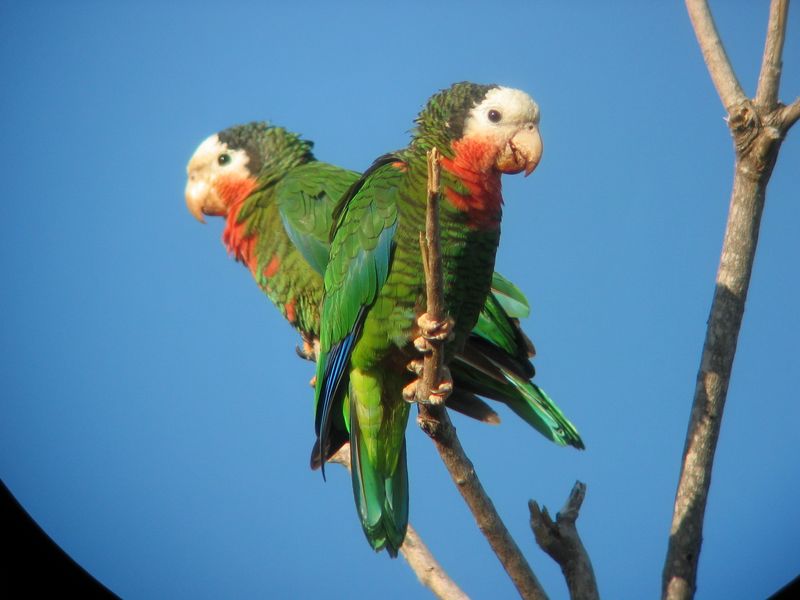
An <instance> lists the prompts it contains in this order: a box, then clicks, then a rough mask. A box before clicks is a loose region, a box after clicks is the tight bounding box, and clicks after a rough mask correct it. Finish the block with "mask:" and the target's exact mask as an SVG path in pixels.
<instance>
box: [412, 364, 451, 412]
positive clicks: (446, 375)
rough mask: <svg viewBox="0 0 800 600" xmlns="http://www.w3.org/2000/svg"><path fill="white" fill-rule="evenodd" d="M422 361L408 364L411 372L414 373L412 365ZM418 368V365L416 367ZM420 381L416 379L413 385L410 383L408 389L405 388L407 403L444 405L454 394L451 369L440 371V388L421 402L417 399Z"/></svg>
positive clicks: (444, 368) (432, 391)
mask: <svg viewBox="0 0 800 600" xmlns="http://www.w3.org/2000/svg"><path fill="white" fill-rule="evenodd" d="M416 362H419V363H421V362H422V361H411V362H410V363H409V364H408V368H409V370H410V371H414V370H415V369H412V368H411V367H412V363H416ZM414 367H415V368H416V364H415V365H414ZM420 370H421V369H420ZM419 384H420V380H419V379H415V380H414V381H412V382H411V383H409V384H408V385H407V386H406V387H404V388H403V400H405V401H406V402H409V403H411V402H419V403H420V404H437V405H438V404H443V403H444V401H445V400H447V398H448V397H449V396H450V394H452V393H453V377H452V375H450V369H448V368H447V367H442V369H441V371H440V380H439V387H437V388H436V389H433V390H431V392H430V394H428V398H427V399H426V400H419V399H417V388H418V387H419Z"/></svg>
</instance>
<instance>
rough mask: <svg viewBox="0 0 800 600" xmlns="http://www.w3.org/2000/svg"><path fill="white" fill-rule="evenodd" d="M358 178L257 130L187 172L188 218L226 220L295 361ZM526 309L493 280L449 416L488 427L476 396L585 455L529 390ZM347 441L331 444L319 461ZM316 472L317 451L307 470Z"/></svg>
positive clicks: (502, 281)
mask: <svg viewBox="0 0 800 600" xmlns="http://www.w3.org/2000/svg"><path fill="white" fill-rule="evenodd" d="M359 177H360V174H359V173H356V172H355V171H350V170H347V169H344V168H341V167H337V166H334V165H331V164H329V163H325V162H322V161H318V160H316V158H315V157H314V155H313V142H311V141H309V140H305V139H303V138H302V137H301V136H299V135H298V134H296V133H293V132H290V131H288V130H287V129H285V128H282V127H278V126H274V125H271V124H269V123H267V122H263V121H256V122H251V123H247V124H243V125H236V126H233V127H229V128H227V129H225V130H223V131H221V132H219V133H216V134H213V135H211V136H209V137H208V138H206V139H205V140H204V141H203V142H202V143H201V144H200V145H199V146H198V147H197V149H196V150H195V152H194V153H193V155H192V157H191V159H190V160H189V164H188V166H187V182H186V188H185V198H186V204H187V208H188V210H189V212H190V213H191V214H192V215H193V216H194V217H195V218H196V219H197V220H198V221H200V222H205V218H204V217H205V216H218V217H224V218H225V229H224V231H223V234H222V238H223V244H224V245H225V247H226V248H227V249H228V251H229V252H230V253H231V255H233V257H234V258H235V259H236V260H237V261H239V262H241V263H243V264H244V265H246V266H247V268H248V269H249V271H250V272H251V274H252V276H253V278H254V279H255V281H256V282H257V283H258V285H259V287H260V288H261V289H262V290H263V291H264V293H265V294H266V295H267V296H268V297H269V299H270V300H271V301H272V302H273V303H274V304H275V306H276V307H277V308H278V309H279V310H280V311H281V313H282V314H283V316H284V317H285V318H286V319H287V320H288V321H289V323H290V324H291V325H292V326H293V327H294V328H295V329H296V330H297V331H298V333H299V334H300V336H301V340H302V347H298V349H297V352H298V354H299V355H300V356H301V357H303V358H306V359H310V360H314V357H315V354H316V352H317V351H318V345H319V321H320V319H319V308H320V305H321V302H322V293H323V280H322V274H323V273H324V271H325V267H326V266H327V262H328V252H329V247H330V240H329V232H330V229H331V227H332V222H333V210H334V208H335V205H336V202H337V201H338V199H339V198H340V197H341V196H342V195H343V194H344V193H345V192H346V191H347V190H348V189H349V187H350V186H351V185H353V184H354V183H356V182H357V181H358V179H359ZM529 311H530V308H529V305H528V302H527V299H526V298H525V296H524V295H523V294H522V292H520V291H519V289H518V288H517V287H516V286H515V285H514V284H512V283H511V282H510V281H508V280H507V279H506V278H505V277H503V276H502V275H500V274H499V273H494V274H493V278H492V293H490V294H489V295H488V296H487V298H486V302H485V306H484V310H483V311H482V312H481V314H480V317H479V319H478V323H477V324H476V326H475V327H474V328H473V331H472V335H470V338H469V342H468V344H467V345H466V351H465V352H464V353H462V354H463V355H459V356H457V358H456V360H455V361H454V362H453V363H451V365H450V368H451V371H452V373H453V378H454V381H455V383H456V385H455V389H454V391H453V393H452V394H451V395H450V396H449V397H448V398H447V400H446V404H447V406H448V408H451V409H453V410H456V411H458V412H460V413H462V414H464V415H467V416H469V417H471V418H474V419H476V420H479V421H483V422H486V423H499V421H500V418H499V416H498V415H497V413H496V412H495V411H494V410H493V409H492V408H491V407H489V406H488V405H487V404H486V403H484V402H483V401H481V400H480V399H479V398H478V397H477V396H484V397H487V398H491V399H494V400H497V401H500V402H503V403H505V404H506V405H507V406H508V407H510V408H511V410H512V411H513V412H514V413H516V414H517V415H518V416H519V417H521V418H522V419H523V420H524V421H526V422H527V423H528V424H530V425H531V426H532V427H534V428H535V429H537V430H538V431H539V432H540V433H542V435H544V436H545V437H547V438H548V439H550V440H551V441H553V442H555V443H556V444H559V445H571V446H573V447H575V448H578V449H583V448H584V445H583V441H582V439H581V437H580V435H579V434H578V432H577V430H576V429H575V427H574V425H573V424H572V423H571V422H570V421H569V420H568V419H567V418H566V417H565V416H564V415H563V414H562V412H561V411H560V409H559V408H558V406H557V405H556V404H555V402H553V401H552V400H551V399H550V397H549V396H548V395H547V394H546V393H545V392H544V390H542V389H541V388H539V387H538V386H537V385H535V384H534V383H533V382H531V381H529V380H530V378H532V377H533V376H534V374H535V370H534V368H533V365H532V364H531V362H530V358H532V356H533V355H534V348H533V344H532V343H531V342H530V340H529V339H528V338H527V336H526V335H525V334H524V332H522V330H521V329H520V327H519V319H522V318H525V317H527V316H528V314H529ZM346 441H347V439H346V438H345V437H344V436H342V437H341V439H340V440H339V442H338V444H332V445H331V448H330V449H329V450H328V453H327V454H326V456H325V457H324V458H328V457H329V456H330V455H332V454H333V453H335V452H336V451H337V450H338V449H339V447H340V446H341V445H342V444H343V443H345V442H346ZM322 462H323V457H322V456H321V455H320V452H319V447H318V445H317V444H315V447H314V449H313V450H312V457H311V465H312V467H313V468H318V467H320V466H321V464H322Z"/></svg>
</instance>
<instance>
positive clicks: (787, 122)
mask: <svg viewBox="0 0 800 600" xmlns="http://www.w3.org/2000/svg"><path fill="white" fill-rule="evenodd" d="M798 119H800V98H797V99H796V100H795V101H794V102H792V103H791V104H790V105H789V106H784V107H783V108H781V109H780V118H779V121H780V122H781V124H782V125H783V128H784V129H787V130H788V129H789V127H791V126H792V125H794V124H795V123H797V121H798Z"/></svg>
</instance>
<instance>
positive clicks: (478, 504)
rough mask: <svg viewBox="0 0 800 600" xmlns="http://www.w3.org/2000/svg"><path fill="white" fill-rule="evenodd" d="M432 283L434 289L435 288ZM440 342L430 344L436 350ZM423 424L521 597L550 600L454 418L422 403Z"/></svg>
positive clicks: (433, 373)
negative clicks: (486, 485)
mask: <svg viewBox="0 0 800 600" xmlns="http://www.w3.org/2000/svg"><path fill="white" fill-rule="evenodd" d="M438 173H439V161H438V153H437V152H432V153H429V154H428V182H429V183H428V211H427V220H426V232H427V236H426V237H427V244H426V245H425V246H426V249H424V250H423V263H427V264H426V267H425V277H426V285H427V308H426V312H427V313H428V315H429V316H430V317H431V318H432V319H433V320H436V321H441V320H442V319H443V318H444V315H443V314H442V313H443V309H442V307H443V305H444V303H443V302H442V292H441V285H439V287H438V290H437V289H436V287H435V281H436V280H437V279H438V280H439V281H441V272H442V267H441V257H440V255H439V230H438V221H439V217H438V197H439V185H438V180H439V175H438ZM432 284H433V285H432ZM439 343H441V342H437V341H436V340H432V341H431V345H432V346H433V347H434V349H435V348H436V346H437V344H439ZM440 379H441V372H440V368H439V366H438V365H437V364H435V363H434V362H433V359H431V357H430V354H428V355H426V357H425V363H424V367H423V376H422V378H421V380H420V382H419V384H418V386H419V387H418V388H417V398H422V399H427V398H428V396H429V394H430V390H432V389H436V388H438V386H439V381H440ZM418 422H419V425H420V427H421V428H422V430H423V431H425V433H427V434H428V436H429V437H430V438H431V439H432V440H433V442H434V444H435V445H436V449H437V451H438V452H439V455H440V456H441V458H442V462H444V465H445V467H446V468H447V471H448V472H449V473H450V477H451V478H452V479H453V481H454V482H455V484H456V487H457V488H458V491H459V492H460V493H461V496H462V497H463V498H464V500H465V501H466V503H467V506H468V507H469V509H470V511H471V512H472V515H473V517H474V518H475V521H476V522H477V524H478V527H479V528H480V530H481V532H482V533H483V535H484V536H485V537H486V539H487V541H488V542H489V545H490V546H491V547H492V550H493V551H494V553H495V554H496V555H497V558H498V559H499V560H500V562H501V563H502V565H503V568H504V569H505V570H506V573H508V575H509V577H510V578H511V581H512V582H513V583H514V585H515V586H516V588H517V591H518V592H519V594H520V596H521V597H522V598H526V599H528V598H530V599H536V600H539V599H544V598H547V595H546V594H545V593H544V590H543V589H542V586H541V585H540V584H539V581H538V580H537V579H536V576H535V575H534V574H533V571H532V570H531V568H530V565H528V562H527V561H526V560H525V557H524V556H523V555H522V552H520V549H519V546H517V544H516V542H515V541H514V539H513V538H512V537H511V534H510V533H509V532H508V529H507V528H506V526H505V524H504V523H503V521H502V520H501V519H500V515H499V514H497V510H496V509H495V507H494V505H493V504H492V501H491V499H490V498H489V496H488V495H487V494H486V491H485V490H484V489H483V486H482V485H481V483H480V481H479V480H478V476H477V474H476V473H475V468H474V467H473V465H472V462H471V461H470V460H469V458H467V455H466V454H465V453H464V448H463V447H462V446H461V442H460V441H459V439H458V436H457V435H456V429H455V427H453V424H452V422H451V421H450V417H449V416H448V415H447V411H446V410H445V408H444V406H443V405H442V404H424V403H420V404H419V417H418Z"/></svg>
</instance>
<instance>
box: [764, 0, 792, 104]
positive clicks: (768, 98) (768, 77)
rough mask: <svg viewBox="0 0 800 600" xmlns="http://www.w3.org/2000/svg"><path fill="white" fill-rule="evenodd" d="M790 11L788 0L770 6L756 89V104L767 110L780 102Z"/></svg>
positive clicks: (773, 1)
mask: <svg viewBox="0 0 800 600" xmlns="http://www.w3.org/2000/svg"><path fill="white" fill-rule="evenodd" d="M788 11H789V2H788V0H772V3H771V4H770V6H769V23H768V24H767V41H766V43H765V45H764V57H763V60H762V61H761V74H760V75H759V77H758V91H756V104H758V105H759V106H761V107H763V108H765V109H767V110H772V109H773V108H775V105H776V104H777V103H778V88H779V87H780V84H781V67H782V61H781V55H782V54H783V40H784V39H785V37H786V13H787V12H788Z"/></svg>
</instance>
